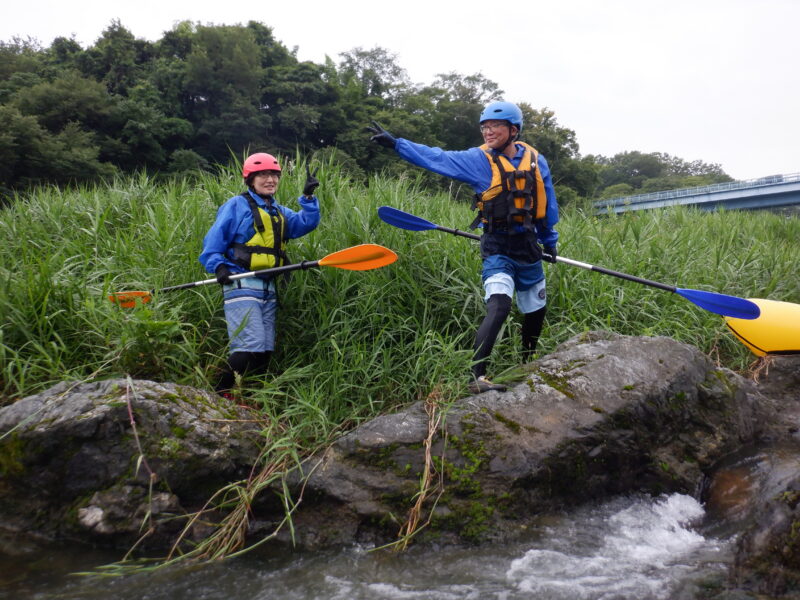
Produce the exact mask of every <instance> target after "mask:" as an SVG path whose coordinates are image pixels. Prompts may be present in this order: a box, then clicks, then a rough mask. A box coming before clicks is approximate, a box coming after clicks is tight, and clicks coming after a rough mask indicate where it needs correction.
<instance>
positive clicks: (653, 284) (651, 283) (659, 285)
mask: <svg viewBox="0 0 800 600" xmlns="http://www.w3.org/2000/svg"><path fill="white" fill-rule="evenodd" d="M436 229H438V230H439V231H444V232H445V233H452V234H453V235H460V236H462V237H465V238H469V239H471V240H479V239H481V236H479V235H476V234H474V233H468V232H466V231H461V230H460V229H453V228H452V227H444V226H443V225H436ZM545 256H550V255H549V254H546V255H545ZM556 261H557V262H564V263H569V264H571V265H575V266H577V267H583V268H585V269H589V270H590V271H597V272H598V273H604V274H606V275H611V276H612V277H619V278H620V279H626V280H627V281H633V282H634V283H641V284H644V285H649V286H650V287H654V288H658V289H660V290H666V291H668V292H674V291H676V290H677V289H678V288H676V287H675V286H672V285H667V284H666V283H659V282H658V281H651V280H650V279H644V278H642V277H636V276H635V275H628V274H627V273H620V272H619V271H614V270H612V269H606V268H605V267H598V266H595V265H590V264H587V263H582V262H579V261H577V260H571V259H565V258H562V257H560V256H557V257H556Z"/></svg>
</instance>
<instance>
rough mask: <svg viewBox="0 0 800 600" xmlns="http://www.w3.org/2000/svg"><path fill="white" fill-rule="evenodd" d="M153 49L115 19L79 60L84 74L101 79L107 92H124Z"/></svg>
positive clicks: (138, 73) (133, 81)
mask: <svg viewBox="0 0 800 600" xmlns="http://www.w3.org/2000/svg"><path fill="white" fill-rule="evenodd" d="M154 51H155V49H154V48H153V45H152V44H151V43H150V42H148V41H146V40H137V39H136V38H135V37H134V36H133V34H132V33H131V32H130V31H129V30H128V29H126V28H125V27H123V26H122V24H121V23H120V22H119V21H118V20H116V19H115V20H113V21H112V22H111V25H109V27H108V28H107V29H106V30H104V31H103V35H102V36H100V39H99V40H97V42H96V43H95V45H94V46H92V47H91V48H89V49H88V50H87V51H86V52H85V53H83V54H82V55H80V56H79V57H78V63H79V64H80V66H81V70H82V71H83V72H84V74H86V75H90V76H92V77H94V78H95V79H97V80H98V81H102V82H103V83H104V84H105V85H106V87H107V88H108V91H109V92H111V93H112V94H122V95H126V94H127V93H128V90H129V89H130V88H131V87H133V86H134V85H135V84H136V81H137V80H138V79H139V78H140V72H141V70H142V65H143V64H144V63H147V62H148V61H149V60H150V59H151V58H152V56H153V54H154Z"/></svg>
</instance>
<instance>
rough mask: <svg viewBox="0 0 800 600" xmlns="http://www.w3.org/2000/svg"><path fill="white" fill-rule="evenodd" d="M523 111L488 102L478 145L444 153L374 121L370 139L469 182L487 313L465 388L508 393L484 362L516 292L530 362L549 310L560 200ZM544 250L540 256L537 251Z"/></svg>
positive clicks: (476, 391) (478, 391)
mask: <svg viewBox="0 0 800 600" xmlns="http://www.w3.org/2000/svg"><path fill="white" fill-rule="evenodd" d="M522 121H523V118H522V111H521V110H520V108H519V106H517V105H516V104H513V103H512V102H492V103H491V104H489V105H488V106H486V108H485V109H484V110H483V112H482V113H481V116H480V121H479V125H480V130H481V134H482V135H483V141H484V143H483V145H481V146H479V147H475V148H470V149H468V150H459V151H446V150H442V149H441V148H431V147H429V146H425V145H423V144H417V143H414V142H412V141H409V140H406V139H403V138H395V137H394V136H392V135H391V134H390V133H389V132H388V131H386V130H385V129H383V128H382V127H381V126H380V125H379V124H378V123H377V122H375V121H373V124H372V125H373V126H372V127H368V128H367V129H368V130H369V131H370V132H371V134H372V135H371V137H370V140H371V141H373V142H375V143H378V144H380V145H382V146H385V147H387V148H391V149H393V150H395V151H396V152H397V154H399V155H400V157H401V158H403V159H404V160H406V161H408V162H410V163H412V164H414V165H417V166H419V167H422V168H424V169H427V170H429V171H433V172H434V173H438V174H440V175H445V176H447V177H452V178H454V179H457V180H459V181H463V182H465V183H468V184H469V185H471V186H472V188H473V189H474V190H475V202H474V205H473V208H474V209H477V210H478V215H477V217H476V218H475V221H473V223H472V228H475V227H478V226H480V227H482V228H483V235H481V258H482V259H483V272H482V278H483V286H484V290H485V301H486V309H487V310H486V316H485V317H484V319H483V321H482V322H481V324H480V326H479V327H478V332H477V334H476V337H475V346H474V350H475V354H474V360H473V367H472V381H471V383H470V386H469V387H470V391H471V392H473V393H482V392H486V391H489V390H498V391H502V390H505V389H506V388H505V386H503V385H500V384H496V383H492V382H491V381H490V380H489V379H488V378H487V377H486V367H487V364H488V362H489V356H490V355H491V352H492V348H493V347H494V343H495V340H496V339H497V335H498V334H499V333H500V328H501V326H502V325H503V322H504V321H505V320H506V318H507V317H508V315H509V313H510V312H511V300H512V298H513V297H514V294H515V293H516V301H517V307H518V308H519V310H520V312H522V313H523V315H524V317H523V321H522V347H523V351H524V353H525V358H526V359H529V358H530V357H531V356H532V355H533V352H534V350H535V349H536V344H537V343H538V340H539V336H540V334H541V331H542V326H543V323H544V316H545V312H546V293H545V278H544V269H543V268H542V262H541V261H542V259H544V260H547V261H550V262H555V260H556V255H557V252H556V244H557V242H558V232H556V230H555V229H554V227H555V224H556V223H557V222H558V203H557V202H556V194H555V190H554V189H553V181H552V178H551V176H550V168H549V166H548V165H547V161H546V160H545V158H544V156H542V155H541V154H539V153H538V152H537V151H536V149H535V148H533V147H532V146H529V145H528V144H526V143H524V142H521V141H519V135H520V132H521V131H522V125H523V123H522ZM542 247H544V253H543V251H542Z"/></svg>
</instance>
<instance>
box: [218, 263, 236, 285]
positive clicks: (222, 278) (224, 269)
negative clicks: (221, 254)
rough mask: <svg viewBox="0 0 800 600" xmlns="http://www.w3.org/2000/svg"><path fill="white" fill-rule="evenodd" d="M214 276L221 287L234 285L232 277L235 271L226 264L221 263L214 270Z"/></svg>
mask: <svg viewBox="0 0 800 600" xmlns="http://www.w3.org/2000/svg"><path fill="white" fill-rule="evenodd" d="M214 275H216V276H217V283H219V284H220V285H227V284H229V283H233V282H232V281H231V275H233V271H231V270H230V269H229V268H228V265H226V264H225V263H220V264H219V265H217V268H216V269H215V270H214Z"/></svg>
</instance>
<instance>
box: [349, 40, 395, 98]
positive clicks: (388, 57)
mask: <svg viewBox="0 0 800 600" xmlns="http://www.w3.org/2000/svg"><path fill="white" fill-rule="evenodd" d="M340 56H341V57H342V61H341V63H340V74H341V77H342V82H343V83H345V84H347V83H348V82H351V81H355V82H357V83H358V85H359V86H360V88H361V91H362V93H363V95H365V96H377V97H379V98H383V99H384V100H386V101H387V102H388V103H389V105H392V106H396V105H397V100H398V99H399V97H400V96H401V94H402V92H403V91H404V90H406V89H407V88H408V87H410V81H409V79H408V74H407V73H406V70H405V69H403V68H402V67H401V66H400V65H399V64H398V63H397V55H396V54H394V53H392V52H389V51H388V50H386V49H385V48H381V47H380V46H376V47H375V48H372V49H371V50H364V49H362V48H360V47H359V48H353V49H352V50H350V51H348V52H342V53H341V54H340Z"/></svg>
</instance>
